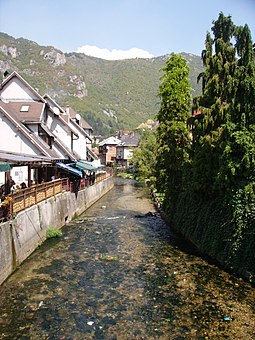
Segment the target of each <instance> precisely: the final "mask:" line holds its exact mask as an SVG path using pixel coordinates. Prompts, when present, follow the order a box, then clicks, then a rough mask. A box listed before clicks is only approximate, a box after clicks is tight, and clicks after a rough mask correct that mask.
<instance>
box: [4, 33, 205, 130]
mask: <svg viewBox="0 0 255 340" xmlns="http://www.w3.org/2000/svg"><path fill="white" fill-rule="evenodd" d="M182 56H183V57H184V58H185V59H186V60H187V63H188V66H189V67H190V82H191V94H192V96H195V95H198V94H199V93H200V92H201V87H200V85H198V84H197V76H198V74H199V73H200V72H201V71H202V69H203V66H202V61H201V59H200V57H199V56H195V55H192V54H188V53H182ZM168 57H169V55H165V56H161V57H157V58H152V59H127V60H118V61H107V60H103V59H98V58H94V57H89V56H86V55H84V54H81V53H68V54H65V53H63V52H61V51H59V50H57V49H55V48H54V47H52V46H40V45H38V44H37V43H36V42H33V41H29V40H26V39H23V38H19V39H15V38H13V37H11V36H9V35H7V34H4V33H0V72H1V73H2V74H3V73H4V72H5V71H6V70H7V71H8V72H9V73H11V72H12V71H14V70H16V71H18V72H19V73H20V74H21V75H22V77H24V78H25V79H26V80H27V81H28V82H29V83H30V84H31V85H32V86H33V87H35V88H36V89H38V91H39V93H40V94H44V93H48V94H49V95H50V96H52V97H53V98H55V99H56V101H57V102H59V103H60V104H62V105H67V104H68V105H70V106H72V107H73V108H74V110H76V111H77V112H78V113H80V114H81V115H82V116H83V117H84V118H85V119H86V120H87V121H88V122H89V123H90V124H91V125H92V126H93V128H94V132H95V133H100V134H103V135H107V134H110V133H112V132H115V131H116V130H117V129H134V128H135V127H136V126H138V125H139V124H140V123H141V122H144V121H145V120H147V119H148V118H153V117H154V116H155V115H156V114H157V112H158V110H159V104H160V99H159V97H158V89H159V83H160V76H161V74H162V71H161V69H162V67H163V66H164V65H165V63H166V60H167V59H168Z"/></svg>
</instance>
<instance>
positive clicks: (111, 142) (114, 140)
mask: <svg viewBox="0 0 255 340" xmlns="http://www.w3.org/2000/svg"><path fill="white" fill-rule="evenodd" d="M120 142H121V140H120V139H119V138H117V137H114V136H111V137H109V138H106V139H104V140H102V142H100V143H99V144H98V145H99V146H103V145H118V144H119V143H120Z"/></svg>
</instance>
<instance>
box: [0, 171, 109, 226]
mask: <svg viewBox="0 0 255 340" xmlns="http://www.w3.org/2000/svg"><path fill="white" fill-rule="evenodd" d="M109 176H110V174H109V173H106V172H99V173H97V174H96V176H95V177H94V178H93V177H92V176H91V177H88V178H82V179H81V180H80V181H77V182H75V181H71V180H69V179H68V178H63V179H56V180H54V181H51V182H45V183H42V184H38V185H33V186H31V187H29V188H26V189H20V190H19V191H17V192H15V193H12V194H11V195H9V197H11V199H10V203H9V204H7V205H2V206H1V208H0V223H1V222H4V221H6V220H8V219H11V218H13V217H14V216H15V215H16V214H17V213H19V212H20V211H22V210H25V209H27V208H29V207H31V206H33V205H35V204H38V203H40V202H42V201H43V200H46V199H48V198H50V197H52V196H55V195H57V194H60V193H62V192H65V191H71V192H78V191H79V190H82V189H85V188H86V187H88V186H91V185H93V184H96V183H99V182H101V181H102V180H104V179H105V178H107V177H109Z"/></svg>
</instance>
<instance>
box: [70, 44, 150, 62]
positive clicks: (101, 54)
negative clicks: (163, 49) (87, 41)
mask: <svg viewBox="0 0 255 340" xmlns="http://www.w3.org/2000/svg"><path fill="white" fill-rule="evenodd" d="M77 52H78V53H84V54H86V55H89V56H92V57H97V58H101V59H106V60H119V59H134V58H153V57H154V55H152V54H151V53H149V52H148V51H145V50H142V49H140V48H130V49H129V50H115V49H114V50H108V49H107V48H99V47H97V46H91V45H84V46H81V47H78V49H77Z"/></svg>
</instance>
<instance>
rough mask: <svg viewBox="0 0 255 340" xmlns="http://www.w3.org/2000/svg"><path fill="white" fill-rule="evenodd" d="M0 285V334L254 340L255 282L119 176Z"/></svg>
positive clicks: (143, 191) (17, 336) (1, 336)
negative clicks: (196, 244)
mask: <svg viewBox="0 0 255 340" xmlns="http://www.w3.org/2000/svg"><path fill="white" fill-rule="evenodd" d="M62 231H63V235H62V236H61V237H60V238H58V239H50V240H48V241H46V242H45V243H44V244H43V245H42V246H41V247H40V248H38V249H37V250H36V251H35V252H34V253H33V254H32V255H31V256H30V258H29V259H27V260H26V261H25V262H24V263H23V264H22V265H21V266H20V268H19V269H18V270H16V272H15V273H14V274H13V275H12V276H11V277H10V278H9V279H8V280H7V281H6V282H5V283H4V284H3V285H2V286H1V287H0V297H1V298H0V339H100V340H101V339H111V340H114V339H120V340H122V339H171V340H172V339H175V340H177V339H178V340H181V339H246V340H248V339H255V302H254V301H255V289H254V287H252V286H251V285H250V284H249V283H247V282H244V281H243V280H242V279H239V278H236V277H234V276H232V275H230V274H229V273H226V272H225V271H223V270H221V269H219V268H217V267H216V266H215V265H213V264H209V263H207V262H206V261H204V260H203V259H201V258H200V257H199V256H198V254H196V252H194V251H193V250H192V249H190V248H189V247H188V246H187V245H186V244H185V242H184V241H183V240H181V239H180V238H179V237H178V236H176V235H175V234H174V233H173V232H172V231H171V229H170V228H169V227H168V226H167V225H166V224H165V223H164V221H163V220H162V219H161V217H160V216H159V214H158V213H157V212H156V211H155V208H154V206H153V204H152V202H151V201H150V199H149V197H148V193H147V191H146V189H144V188H142V187H140V186H137V185H135V184H134V182H132V181H125V180H120V181H118V183H117V185H116V186H115V188H114V189H112V190H111V191H110V192H109V193H108V194H106V195H105V196H104V197H102V198H101V199H100V200H99V201H98V202H97V203H95V204H94V205H93V206H92V207H91V208H89V209H88V210H87V211H86V212H85V213H84V214H83V215H81V216H80V217H79V218H78V219H76V220H74V221H72V222H71V223H69V224H68V225H66V226H65V227H64V228H63V229H62Z"/></svg>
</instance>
